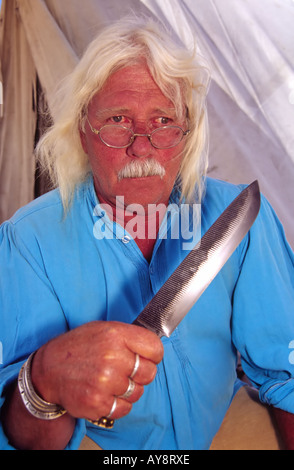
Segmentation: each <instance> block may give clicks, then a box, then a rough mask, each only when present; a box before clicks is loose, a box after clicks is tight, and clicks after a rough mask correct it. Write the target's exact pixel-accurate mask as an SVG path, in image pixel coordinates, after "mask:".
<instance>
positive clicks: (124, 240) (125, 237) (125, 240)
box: [121, 235, 131, 244]
mask: <svg viewBox="0 0 294 470" xmlns="http://www.w3.org/2000/svg"><path fill="white" fill-rule="evenodd" d="M130 240H131V237H129V236H128V235H125V236H124V237H122V239H121V241H122V242H123V243H124V244H127V243H129V241H130Z"/></svg>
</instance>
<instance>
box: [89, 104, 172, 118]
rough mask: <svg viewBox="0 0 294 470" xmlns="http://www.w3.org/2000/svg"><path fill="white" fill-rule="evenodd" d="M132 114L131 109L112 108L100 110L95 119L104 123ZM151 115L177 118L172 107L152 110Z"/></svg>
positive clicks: (96, 112)
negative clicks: (112, 118)
mask: <svg viewBox="0 0 294 470" xmlns="http://www.w3.org/2000/svg"><path fill="white" fill-rule="evenodd" d="M129 113H130V109H129V108H121V107H111V108H103V109H98V110H97V111H95V117H96V118H97V119H98V120H100V121H102V120H103V119H105V118H107V117H111V116H121V115H125V114H126V115H128V114H129ZM151 114H153V115H156V116H172V117H176V116H177V112H176V109H175V108H173V107H171V108H155V109H153V110H151Z"/></svg>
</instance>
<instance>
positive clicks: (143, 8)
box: [0, 0, 294, 246]
mask: <svg viewBox="0 0 294 470" xmlns="http://www.w3.org/2000/svg"><path fill="white" fill-rule="evenodd" d="M130 11H134V12H136V13H144V14H145V15H146V14H147V15H150V16H155V17H156V18H159V19H160V20H162V21H163V22H165V23H166V24H168V25H169V26H170V27H171V28H172V29H173V30H174V32H175V34H177V35H178V36H179V37H180V38H181V40H182V41H183V43H184V44H186V46H187V47H192V46H193V45H194V42H195V41H196V43H197V46H198V47H199V49H200V51H201V52H202V53H203V55H204V56H206V57H207V58H208V61H209V63H210V64H211V70H212V77H213V80H212V85H211V89H210V92H209V96H208V110H209V122H210V135H211V137H210V168H209V175H210V176H213V177H218V178H221V179H224V180H227V181H232V182H234V183H249V182H251V181H253V180H254V179H258V180H259V182H260V186H261V189H262V191H263V193H264V194H265V195H266V196H267V198H268V199H269V200H270V202H271V203H272V205H273V206H274V208H275V210H276V211H277V213H278V215H279V217H280V219H281V220H282V223H283V225H284V227H285V229H286V234H287V237H288V239H289V241H290V243H291V244H292V246H294V218H293V216H292V214H293V202H294V195H293V183H294V146H293V140H294V73H293V70H294V54H293V47H294V30H293V20H294V2H293V1H292V0H124V2H120V1H119V0H83V2H81V1H80V0H62V2H61V1H60V0H3V3H2V10H1V19H2V21H0V59H1V70H2V80H3V101H4V103H3V117H2V118H1V117H0V139H1V141H0V222H1V221H3V220H4V219H6V218H7V217H9V216H11V215H12V213H13V212H14V211H15V210H16V209H17V208H18V207H20V206H21V205H23V204H25V203H27V202H28V201H30V200H31V199H32V198H33V197H34V176H35V162H34V157H33V147H34V136H35V129H36V120H37V114H38V113H37V110H36V76H38V79H39V81H40V83H41V87H42V90H43V92H44V93H45V96H46V98H47V101H48V103H49V108H50V99H51V96H52V94H53V93H54V89H55V86H56V85H57V83H58V82H59V80H60V79H62V78H63V77H64V76H65V75H66V74H67V73H69V72H70V71H71V70H72V68H73V67H74V65H75V64H76V62H77V60H78V57H79V56H80V55H81V54H82V52H83V50H84V49H85V47H86V46H87V44H88V43H89V42H90V40H91V39H92V38H93V37H94V36H95V35H96V34H97V32H98V31H99V28H100V27H101V25H102V24H103V23H104V22H105V21H111V20H113V19H119V18H121V17H122V16H124V15H125V14H127V13H129V12H130ZM0 76H1V75H0ZM53 118H54V116H53Z"/></svg>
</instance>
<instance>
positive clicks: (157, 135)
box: [100, 126, 183, 148]
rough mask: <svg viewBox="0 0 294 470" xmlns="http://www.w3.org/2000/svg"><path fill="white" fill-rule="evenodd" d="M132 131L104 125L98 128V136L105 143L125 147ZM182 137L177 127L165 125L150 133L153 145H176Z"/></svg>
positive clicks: (160, 146) (164, 146) (180, 130)
mask: <svg viewBox="0 0 294 470" xmlns="http://www.w3.org/2000/svg"><path fill="white" fill-rule="evenodd" d="M133 135H134V134H133V132H132V130H131V129H128V128H126V127H122V126H104V127H102V128H101V129H100V138H101V140H102V141H103V142H104V143H106V144H107V145H110V146H114V147H125V146H127V145H129V144H130V143H131V142H132V139H133ZM182 138H183V131H182V129H181V128H179V127H165V128H160V129H156V130H155V131H153V132H152V133H151V142H152V144H153V145H154V146H155V147H159V148H168V147H172V146H175V145H177V144H178V143H179V142H180V141H181V140H182Z"/></svg>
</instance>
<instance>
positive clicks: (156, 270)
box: [0, 178, 294, 450]
mask: <svg viewBox="0 0 294 470" xmlns="http://www.w3.org/2000/svg"><path fill="white" fill-rule="evenodd" d="M241 189H243V187H241V186H240V187H239V186H234V185H231V184H228V183H224V182H221V181H217V180H212V179H209V178H208V179H207V180H206V193H205V197H204V199H203V202H202V205H201V235H203V234H204V233H205V232H206V230H207V229H208V228H209V227H210V226H211V224H212V223H213V222H214V221H215V220H216V218H217V217H218V216H219V215H220V213H221V212H222V211H223V210H224V209H225V208H226V207H227V206H228V204H229V203H230V202H231V201H232V200H233V199H234V198H235V197H236V196H237V195H238V194H239V192H240V191H241ZM174 197H175V196H174V195H172V199H171V201H172V202H177V201H176V199H173V198H174ZM97 204H98V200H97V198H96V194H95V191H94V187H93V182H92V180H91V179H90V180H89V181H87V182H86V183H85V184H82V185H81V186H79V188H78V190H77V192H76V194H75V198H74V201H73V204H72V206H71V208H70V210H69V213H68V214H67V215H66V217H64V213H63V208H62V203H61V199H60V195H59V191H58V190H54V191H52V192H50V193H48V194H46V195H44V196H42V197H41V198H39V199H36V200H35V201H33V202H32V203H30V204H28V205H27V206H26V207H24V208H22V209H20V210H19V211H18V212H17V213H16V214H15V215H14V216H13V217H12V218H11V219H10V220H9V221H7V222H5V223H4V224H2V226H1V228H0V312H1V319H0V341H1V343H0V345H1V355H2V357H1V356H0V359H1V361H0V362H1V364H0V392H1V406H2V404H3V401H4V399H5V393H6V390H7V388H6V387H7V385H8V384H9V383H11V382H12V381H14V380H15V379H16V378H17V375H18V372H19V369H20V367H21V365H22V363H23V362H24V361H25V360H26V359H27V357H28V356H29V354H30V353H31V352H32V351H35V350H36V349H38V348H39V347H40V346H41V345H42V344H44V343H45V342H47V341H48V340H50V339H51V338H53V337H54V336H56V335H58V334H61V333H64V332H66V331H67V330H68V329H72V328H76V327H78V326H79V325H81V324H83V323H85V322H89V321H92V320H105V321H107V320H116V321H123V322H127V323H131V322H132V321H133V320H134V319H135V318H136V317H137V315H138V314H139V313H140V312H141V311H142V309H143V308H144V306H145V305H146V304H147V303H148V302H149V300H150V299H151V298H152V297H153V296H154V294H155V293H156V292H157V291H158V289H159V288H160V287H161V286H162V284H163V283H164V282H165V280H166V279H167V278H168V277H169V276H170V274H171V273H172V272H173V271H174V269H175V268H176V267H177V266H178V264H179V263H180V262H181V260H182V259H183V258H184V257H185V256H186V255H187V250H186V249H183V242H184V240H183V237H182V236H181V234H180V237H179V238H175V237H169V236H167V237H166V238H164V237H159V238H158V239H157V241H156V244H155V248H154V252H153V256H152V259H151V261H150V263H148V262H147V261H146V260H145V258H144V257H143V255H142V253H141V251H140V250H139V249H138V247H137V244H136V243H135V241H134V240H133V239H132V238H131V237H125V235H126V234H125V233H124V230H123V229H122V228H121V227H120V226H116V225H114V226H112V225H111V224H110V223H109V219H107V216H105V215H104V216H103V211H100V210H99V206H97ZM112 229H113V230H114V231H115V234H116V237H113V236H109V234H111V233H112V232H111V231H112ZM103 233H104V235H103ZM99 234H100V235H99ZM293 306H294V256H293V252H292V251H291V249H290V247H289V245H288V243H287V241H286V240H285V236H284V232H283V229H282V227H281V224H280V223H279V221H278V219H277V217H276V215H275V213H274V212H273V210H272V208H271V207H270V205H269V204H268V202H267V201H266V200H265V199H264V198H262V205H261V209H260V213H259V215H258V217H257V219H256V221H255V223H254V225H253V227H252V228H251V230H250V232H249V233H248V235H247V236H246V237H245V238H244V240H243V241H242V242H241V244H240V245H239V247H238V248H237V249H236V251H235V252H234V253H233V255H232V256H231V258H230V259H229V260H228V262H227V263H226V264H225V266H224V267H223V269H222V270H221V271H220V272H219V274H218V275H217V276H216V278H215V279H214V281H213V282H212V283H211V284H210V286H209V287H208V288H207V289H206V291H205V292H204V293H203V295H202V296H201V297H200V299H199V300H198V301H197V302H196V304H195V305H194V307H193V308H192V309H191V310H190V312H189V313H188V314H187V315H186V317H185V318H184V319H183V320H182V322H181V323H180V325H179V326H178V328H177V329H176V330H175V331H174V333H173V334H172V335H171V337H170V338H165V337H164V338H162V341H163V344H164V350H165V352H164V358H163V361H162V362H161V363H160V364H159V365H158V373H157V375H156V378H155V380H154V381H153V382H152V383H151V384H150V385H148V386H146V387H145V392H144V394H143V396H142V398H141V399H140V400H139V401H138V402H137V403H135V404H134V405H133V408H132V411H131V413H130V414H129V415H127V416H126V417H124V418H122V419H119V420H117V421H116V422H115V424H114V427H113V429H110V430H104V429H101V428H97V427H95V426H94V425H90V424H89V423H88V422H86V421H84V420H82V419H79V420H77V425H76V428H75V432H74V435H73V437H72V439H71V441H70V443H69V445H68V448H70V449H74V448H78V446H79V443H80V441H81V440H82V438H83V436H84V434H85V433H86V432H87V434H88V435H89V437H91V438H92V439H94V440H95V441H96V442H97V443H98V444H99V445H100V446H101V447H102V448H103V449H148V450H152V449H164V450H168V449H182V450H183V449H185V450H188V449H208V448H209V446H210V443H211V441H212V439H213V437H214V435H215V433H216V432H217V430H218V429H219V426H220V424H221V422H222V420H223V418H224V416H225V413H226V411H227V409H228V407H229V405H230V402H231V400H232V398H233V396H234V393H235V392H236V390H237V388H238V386H239V384H238V380H237V379H236V357H237V354H236V352H237V350H238V351H239V352H240V354H241V356H242V363H243V368H244V371H245V373H246V374H247V375H248V377H249V378H250V380H251V381H252V382H253V383H254V384H255V385H256V386H257V387H258V388H259V390H260V398H261V400H262V401H264V402H265V403H270V404H272V405H275V406H277V407H280V408H282V409H285V410H287V411H290V412H292V413H294V380H293V376H294V358H293V350H294V343H293V341H294V321H293V320H294V308H293ZM0 448H1V449H10V448H12V447H11V445H10V444H9V443H8V440H7V438H6V436H5V435H4V432H3V430H2V428H1V431H0Z"/></svg>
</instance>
